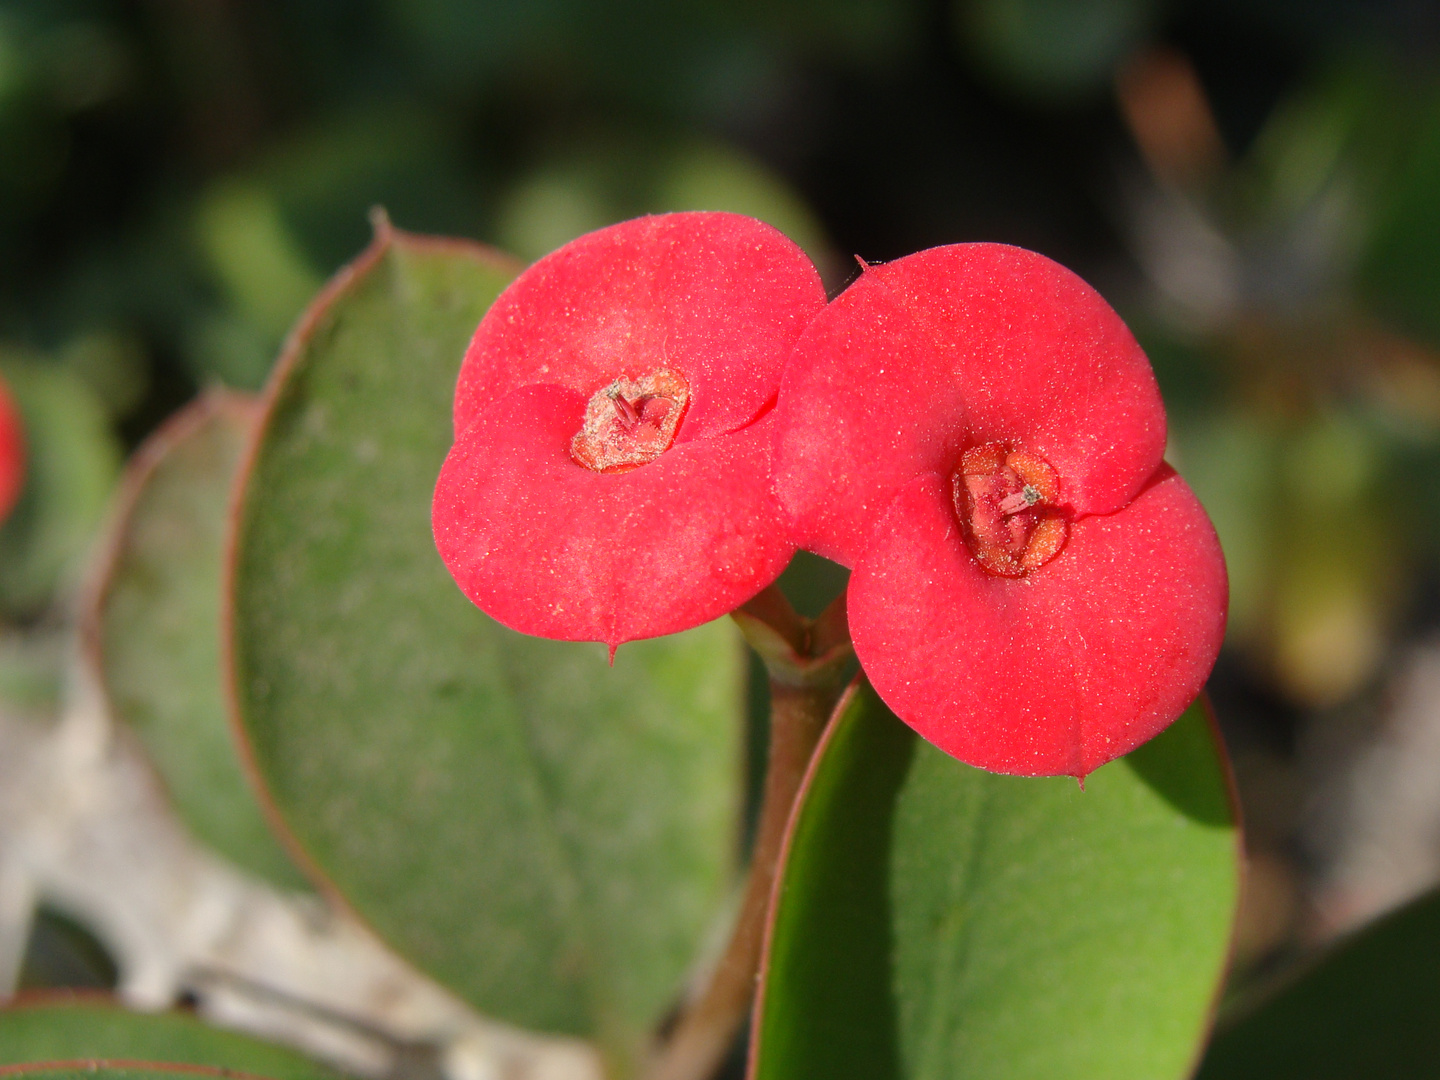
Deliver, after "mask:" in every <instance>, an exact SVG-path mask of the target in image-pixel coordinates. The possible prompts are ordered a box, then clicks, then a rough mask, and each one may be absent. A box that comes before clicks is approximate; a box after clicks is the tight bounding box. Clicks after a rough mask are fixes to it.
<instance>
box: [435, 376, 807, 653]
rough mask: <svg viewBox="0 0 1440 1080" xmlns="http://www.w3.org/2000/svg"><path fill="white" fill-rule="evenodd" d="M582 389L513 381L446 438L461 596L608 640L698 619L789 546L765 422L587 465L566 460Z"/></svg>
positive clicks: (444, 537)
mask: <svg viewBox="0 0 1440 1080" xmlns="http://www.w3.org/2000/svg"><path fill="white" fill-rule="evenodd" d="M586 400H587V399H586V396H585V395H584V394H582V393H579V392H577V391H575V390H572V389H566V388H564V387H559V386H529V387H523V388H521V389H519V390H516V391H515V392H514V393H511V394H509V395H507V396H506V397H505V398H503V399H502V400H500V401H499V402H497V403H495V404H493V405H492V406H491V407H490V408H489V409H487V410H486V411H485V412H483V413H481V414H480V415H479V416H477V417H476V418H475V420H474V421H473V422H472V423H471V425H470V427H469V428H467V429H466V431H465V432H464V434H463V435H461V437H460V438H459V439H458V440H457V441H456V443H455V446H454V447H453V448H452V449H451V451H450V456H449V457H448V458H447V459H446V461H445V466H444V468H443V469H442V470H441V473H440V481H439V483H438V485H437V486H436V489H435V502H434V509H433V522H434V528H435V542H436V544H437V545H438V547H439V549H440V554H441V557H442V558H443V559H444V560H445V565H446V566H447V567H448V568H449V570H450V573H451V574H452V575H453V576H454V577H455V580H456V582H457V583H458V584H459V586H460V588H461V590H462V591H463V592H464V593H465V595H466V596H468V597H469V598H470V599H471V600H472V601H473V602H474V603H475V604H476V605H478V606H479V607H480V608H481V609H482V610H484V611H485V612H487V613H488V614H489V615H491V616H492V617H494V618H495V619H498V620H499V621H500V622H502V623H504V624H505V625H507V626H509V627H511V628H512V629H515V630H519V631H522V632H523V633H527V634H536V635H539V636H541V637H548V638H558V639H561V640H568V641H603V642H606V643H607V644H609V645H611V646H615V645H619V644H621V643H623V642H626V641H632V640H635V639H637V638H646V637H655V636H658V635H660V634H669V633H674V632H677V631H680V630H685V629H688V628H690V627H692V626H698V625H700V624H701V623H703V622H707V621H709V620H710V619H714V618H718V617H719V616H721V615H724V614H725V613H727V612H729V611H732V610H733V609H735V608H736V607H738V606H740V605H741V604H742V603H744V602H745V601H746V600H748V599H750V597H752V596H753V595H754V594H755V593H757V592H759V591H760V589H762V588H764V587H765V586H766V585H768V584H769V583H770V582H771V581H773V580H774V579H775V578H776V577H777V576H778V575H779V574H780V571H781V570H783V569H784V568H785V564H786V563H787V562H788V561H789V560H790V556H791V555H792V554H794V550H795V549H794V547H793V546H792V545H791V544H790V542H789V539H788V536H787V534H786V531H785V529H784V527H783V525H782V523H781V520H780V511H779V507H778V506H777V505H776V504H775V502H774V500H773V498H772V496H771V495H770V439H771V436H770V431H769V426H770V420H769V417H768V416H767V417H765V418H764V419H762V420H761V421H759V422H757V423H755V424H752V425H750V426H748V427H746V428H743V429H741V430H739V431H735V432H732V433H730V434H726V435H717V436H713V437H711V438H707V439H694V440H691V441H689V442H686V443H680V444H677V445H675V446H673V447H671V448H670V449H669V450H667V451H666V452H665V453H664V454H662V455H661V456H660V457H659V458H657V459H656V460H655V461H653V462H651V463H650V464H648V465H643V466H641V467H640V468H637V469H634V470H632V471H630V472H624V473H598V472H593V471H591V470H589V469H586V468H583V467H581V466H579V465H577V464H575V462H574V461H573V460H572V459H571V457H570V450H569V447H570V439H571V437H572V436H573V435H574V434H575V432H576V431H577V430H579V428H580V425H581V422H582V421H583V418H584V414H585V405H586Z"/></svg>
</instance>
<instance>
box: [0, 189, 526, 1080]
mask: <svg viewBox="0 0 1440 1080" xmlns="http://www.w3.org/2000/svg"><path fill="white" fill-rule="evenodd" d="M370 224H371V227H372V228H373V230H374V235H373V237H372V239H371V241H370V246H369V247H367V248H366V249H365V250H364V251H362V252H361V253H360V254H359V255H357V256H356V257H355V258H354V259H353V260H352V261H351V262H349V263H347V264H346V265H345V266H343V267H341V268H340V269H339V270H338V271H336V273H335V276H334V277H332V278H331V279H330V280H329V281H328V282H326V284H325V286H324V288H322V289H321V290H320V292H319V293H317V294H316V296H315V298H314V299H313V300H311V301H310V304H309V306H308V307H306V309H305V311H304V312H303V313H302V314H301V316H300V318H299V320H298V321H297V322H296V324H295V326H294V328H293V329H291V331H290V333H289V335H287V337H286V339H285V343H284V345H283V346H282V347H281V350H280V356H279V358H278V359H277V360H276V362H275V367H274V368H273V369H272V370H271V372H270V376H269V378H268V379H267V380H266V382H265V387H264V389H263V390H262V391H261V393H260V400H259V414H260V415H259V418H258V419H257V420H256V422H255V423H254V425H253V426H252V428H251V430H250V435H249V439H248V441H247V442H246V445H245V449H244V451H243V452H242V453H241V455H240V463H239V465H238V467H237V468H236V470H235V478H234V482H233V486H232V487H231V489H230V505H229V510H228V512H227V521H226V528H225V552H224V556H223V561H222V564H221V565H222V568H221V575H222V576H221V588H220V661H221V693H222V696H223V697H224V699H225V711H226V715H227V717H228V720H229V727H230V734H231V738H232V740H233V741H234V745H235V747H236V749H237V752H238V754H239V758H240V767H241V771H242V772H243V773H244V774H245V779H246V780H247V781H248V783H249V785H250V790H251V791H252V792H253V793H254V795H255V799H256V801H257V802H258V803H259V804H260V810H261V812H262V813H263V814H264V815H265V820H266V822H267V823H268V824H269V826H270V831H271V832H272V833H273V834H274V835H275V837H276V839H277V840H279V841H280V845H281V847H282V848H284V850H285V853H286V854H287V855H288V856H289V857H290V859H291V861H292V862H293V863H294V864H295V866H296V868H297V869H299V870H300V872H301V873H302V874H303V875H304V876H305V877H306V878H307V879H308V880H309V881H310V883H311V884H312V885H313V886H314V887H315V891H316V892H317V893H319V894H320V896H321V897H322V898H323V899H324V901H325V902H326V903H327V904H329V905H331V907H333V908H334V909H335V910H336V911H339V912H341V913H343V914H344V915H345V916H346V917H348V918H350V919H352V920H353V921H354V922H355V923H356V924H357V925H359V926H362V927H364V928H365V929H366V930H367V931H368V932H369V933H370V934H372V935H373V936H374V937H375V938H376V939H377V940H380V941H385V942H386V944H387V946H389V945H390V942H389V941H388V939H387V938H386V937H385V935H383V934H381V933H380V931H379V929H378V928H377V927H376V926H374V925H373V924H372V923H371V922H370V920H369V919H367V918H365V916H364V915H362V914H361V913H360V911H359V910H358V909H357V908H356V907H355V906H354V905H353V904H351V903H350V900H349V898H348V897H346V895H345V893H344V892H343V891H342V890H341V889H340V887H339V886H338V885H336V884H335V882H334V881H332V880H331V878H330V875H329V874H327V873H326V872H325V870H324V869H323V868H322V867H321V865H320V862H319V860H317V859H316V858H315V857H314V856H313V855H312V854H311V853H310V851H309V849H308V848H306V846H305V845H304V843H303V842H302V841H301V839H300V837H299V836H298V835H297V834H296V833H295V832H294V831H293V830H292V829H291V828H290V825H289V822H287V821H286V819H285V815H284V813H283V812H282V811H281V809H280V805H279V803H278V802H277V801H276V800H275V797H274V795H273V794H272V793H271V791H270V787H269V784H268V783H267V782H266V780H265V775H264V772H263V771H262V770H261V768H260V762H259V760H258V758H257V757H256V754H255V748H254V745H253V744H252V743H251V741H250V734H249V731H248V729H247V728H246V725H245V719H244V716H243V715H242V713H241V709H240V686H239V678H240V672H239V670H238V668H237V664H236V649H237V641H236V634H235V611H236V595H235V581H236V574H237V571H238V569H239V559H240V529H241V523H242V521H243V519H244V516H245V507H246V503H247V499H248V496H249V493H250V485H251V479H252V477H253V476H254V472H255V465H256V462H257V461H258V460H259V457H260V450H261V447H262V446H263V445H264V442H265V439H266V436H267V435H268V434H269V433H270V429H271V426H272V424H273V423H274V419H275V414H276V411H277V408H278V405H279V403H280V401H281V399H282V398H283V396H284V393H285V390H286V388H287V386H288V385H289V383H290V381H291V379H292V377H293V376H294V375H295V374H296V372H297V371H298V370H299V368H300V366H301V363H302V360H303V357H304V355H305V353H306V350H307V348H308V347H309V344H310V341H311V339H312V338H313V336H314V334H315V332H316V330H317V329H318V328H319V326H320V325H321V323H323V322H324V320H325V318H326V316H327V315H329V313H330V310H331V308H332V307H333V306H334V305H335V303H336V302H337V301H339V300H340V299H342V298H343V297H344V296H346V295H347V294H348V293H349V292H350V291H351V290H352V289H353V288H354V287H355V286H357V285H358V284H359V283H360V282H361V281H362V280H363V279H364V278H365V277H366V275H368V274H369V273H370V272H371V271H372V270H374V269H375V268H376V267H377V266H378V265H379V264H380V262H381V261H382V260H383V259H384V258H385V256H386V255H387V254H389V252H390V251H391V250H392V249H401V250H410V251H419V252H430V253H435V254H445V253H449V254H454V255H463V256H468V257H469V258H472V259H474V260H475V261H476V262H478V263H481V264H483V265H487V266H490V267H493V268H494V269H496V270H500V271H502V272H505V273H510V274H518V273H519V272H520V270H521V269H522V268H523V266H522V264H521V263H520V262H519V261H518V260H516V259H513V258H511V257H510V256H509V255H506V254H505V253H504V252H501V251H499V250H497V249H495V248H492V247H489V246H488V245H485V244H481V243H478V242H477V241H474V240H465V239H462V238H459V237H450V236H427V235H423V234H420V233H412V232H406V231H404V230H403V229H397V228H396V227H395V226H394V225H393V224H392V223H391V221H390V217H389V215H388V214H387V213H386V212H385V211H384V209H383V208H380V207H376V208H375V209H374V210H372V211H371V214H370ZM391 947H393V946H391ZM396 951H397V954H399V955H403V952H401V951H400V950H396ZM447 990H448V988H447ZM0 1075H3V1074H0Z"/></svg>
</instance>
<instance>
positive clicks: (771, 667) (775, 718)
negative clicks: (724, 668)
mask: <svg viewBox="0 0 1440 1080" xmlns="http://www.w3.org/2000/svg"><path fill="white" fill-rule="evenodd" d="M768 592H769V590H767V593H768ZM777 597H779V592H778V590H775V591H774V594H773V595H766V594H762V595H761V597H757V599H756V601H752V603H751V604H749V605H746V609H742V612H737V613H736V622H738V623H739V624H740V626H741V629H742V630H743V631H744V632H745V635H746V638H747V639H748V640H750V641H751V643H752V644H755V645H756V646H757V651H759V652H760V654H761V658H762V659H763V660H764V661H765V665H766V669H767V671H768V672H769V674H770V743H769V751H768V757H767V764H766V770H765V787H764V790H763V792H762V795H761V800H760V815H759V821H758V823H757V825H756V832H755V847H754V851H753V853H752V856H751V861H750V869H749V872H748V875H747V877H746V881H745V891H744V894H743V897H742V899H741V903H740V911H739V914H738V915H737V917H736V922H735V927H734V930H733V931H732V932H731V936H730V941H729V943H728V944H727V946H726V948H725V952H724V954H723V955H722V956H721V958H720V961H719V963H717V964H716V966H715V968H714V969H713V971H712V972H711V974H710V977H709V980H708V982H707V983H706V984H705V986H704V988H703V989H702V990H701V991H700V993H699V994H698V995H696V996H695V997H694V998H693V999H692V1000H691V1001H690V1003H689V1004H688V1005H687V1007H686V1008H685V1009H684V1011H683V1012H682V1013H681V1016H680V1019H679V1021H678V1022H677V1023H676V1025H675V1028H674V1030H673V1032H672V1033H671V1035H670V1038H669V1039H668V1040H667V1041H666V1043H665V1044H664V1045H663V1046H662V1047H661V1049H660V1051H659V1053H658V1054H657V1056H656V1057H655V1059H654V1060H653V1061H652V1063H651V1066H650V1068H649V1070H648V1071H647V1072H646V1080H710V1077H712V1076H714V1074H715V1072H716V1071H717V1070H718V1069H719V1067H720V1065H721V1063H722V1062H723V1061H724V1059H725V1055H726V1053H727V1052H728V1051H729V1049H730V1046H731V1044H732V1042H733V1041H734V1039H735V1033H736V1032H737V1031H739V1030H740V1027H741V1025H742V1024H743V1023H744V1022H745V1018H746V1016H747V1015H748V1013H749V1011H750V1003H751V1001H752V999H753V998H754V996H755V979H756V974H757V971H758V969H759V965H760V952H761V947H762V945H763V944H764V937H765V923H766V915H767V913H768V911H769V907H770V893H771V889H772V887H773V885H774V883H775V875H776V872H777V869H778V864H779V861H780V849H781V846H782V845H783V843H784V840H785V827H786V824H787V823H788V822H789V820H790V811H791V808H792V807H793V805H794V803H795V796H796V794H797V793H798V792H799V790H800V784H801V781H802V780H803V779H804V777H805V770H806V768H807V767H808V766H809V764H810V758H811V756H812V755H813V753H814V751H815V746H816V744H817V743H818V742H819V741H820V735H821V733H822V732H823V731H824V730H825V723H826V721H827V720H828V719H829V718H830V714H831V712H832V711H833V709H834V707H835V702H836V701H837V700H838V699H839V696H840V693H841V690H842V689H843V687H844V680H843V678H842V675H843V673H844V672H845V671H846V669H847V662H848V659H849V657H850V655H851V652H850V646H849V636H848V634H847V633H845V632H844V598H843V597H842V598H841V599H840V600H838V601H836V605H837V606H838V616H837V615H836V614H835V613H834V612H833V611H832V612H827V613H826V614H825V615H822V616H821V617H820V618H819V619H817V620H814V621H813V622H812V621H811V620H808V619H801V618H800V616H798V615H795V614H794V612H793V609H790V605H789V603H788V602H786V601H784V599H783V598H780V599H779V601H778V602H779V604H783V605H784V608H783V611H784V612H788V615H787V614H782V613H781V612H780V611H777V600H776V598H777ZM757 619H758V620H759V622H760V623H761V624H762V625H761V626H760V627H759V630H760V633H759V634H758V635H757V633H756V630H757V626H756V624H755V621H754V620H757ZM837 625H838V627H839V628H840V629H839V633H838V634H837V633H835V632H834V629H833V628H834V627H836V626H837ZM777 632H778V633H780V634H781V636H783V637H785V638H786V639H788V640H789V641H790V642H791V643H792V645H793V646H794V648H793V649H786V650H783V652H785V653H788V655H777V651H776V648H775V635H776V633H777ZM758 637H763V638H764V640H763V641H758V640H757V638H758ZM816 652H818V653H819V655H818V656H817V655H815V653H816Z"/></svg>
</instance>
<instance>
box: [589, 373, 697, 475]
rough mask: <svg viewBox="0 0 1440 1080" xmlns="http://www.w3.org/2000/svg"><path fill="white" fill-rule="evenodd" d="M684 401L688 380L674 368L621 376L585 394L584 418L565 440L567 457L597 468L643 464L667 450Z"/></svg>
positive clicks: (605, 470) (621, 469) (618, 468)
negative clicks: (588, 399)
mask: <svg viewBox="0 0 1440 1080" xmlns="http://www.w3.org/2000/svg"><path fill="white" fill-rule="evenodd" d="M689 404H690V384H689V383H688V382H686V381H685V376H683V375H681V374H680V373H679V372H678V371H671V370H670V369H669V368H661V369H660V370H659V371H654V372H651V373H650V374H649V375H642V376H640V378H638V379H630V378H626V377H623V376H622V377H621V378H618V379H616V380H615V381H614V382H612V383H610V384H609V385H608V386H605V387H603V388H601V389H600V390H597V391H596V392H595V393H594V394H593V395H592V396H591V398H590V403H589V404H588V405H587V406H586V407H585V421H584V423H583V424H582V425H581V428H580V430H579V431H577V432H576V433H575V437H574V438H573V439H571V440H570V457H571V458H572V459H573V460H574V461H575V463H576V464H577V465H583V466H584V467H585V468H587V469H593V470H594V471H595V472H601V473H618V472H629V471H630V470H631V469H636V468H639V467H640V466H641V465H646V464H648V463H649V462H652V461H654V460H655V459H656V458H658V457H659V456H660V455H661V454H663V453H664V452H665V451H666V450H668V449H670V445H671V444H672V443H673V442H674V441H675V434H676V432H677V431H678V430H679V428H680V421H681V420H682V419H683V418H684V416H685V407H686V406H687V405H689Z"/></svg>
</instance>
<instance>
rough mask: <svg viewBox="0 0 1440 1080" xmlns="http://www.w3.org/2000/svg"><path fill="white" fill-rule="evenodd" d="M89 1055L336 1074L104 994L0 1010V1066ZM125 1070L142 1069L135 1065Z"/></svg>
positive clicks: (279, 1079) (184, 1017) (299, 1076)
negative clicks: (119, 1002) (116, 1001)
mask: <svg viewBox="0 0 1440 1080" xmlns="http://www.w3.org/2000/svg"><path fill="white" fill-rule="evenodd" d="M88 1058H98V1059H109V1060H112V1061H164V1062H174V1063H176V1064H182V1065H208V1066H211V1067H213V1068H219V1069H236V1070H239V1071H242V1072H248V1073H255V1074H260V1075H264V1076H270V1077H274V1078H275V1080H292V1078H293V1080H307V1078H316V1080H318V1078H320V1077H331V1076H335V1075H336V1074H335V1073H334V1072H332V1071H331V1070H329V1069H327V1068H325V1067H323V1066H321V1065H318V1064H316V1063H315V1062H313V1061H310V1060H309V1059H308V1058H305V1057H302V1056H301V1055H299V1054H297V1053H294V1052H293V1051H290V1050H286V1049H283V1048H282V1047H279V1046H272V1045H270V1044H269V1043H263V1042H260V1041H259V1040H256V1039H252V1038H249V1037H248V1036H245V1035H238V1034H236V1033H235V1032H232V1031H222V1030H220V1029H219V1028H213V1027H209V1026H207V1025H206V1024H203V1023H201V1022H200V1021H199V1020H196V1019H195V1018H194V1017H193V1016H190V1015H188V1014H185V1013H174V1012H172V1013H136V1012H130V1011H128V1010H126V1009H123V1008H121V1007H120V1006H118V1005H116V1004H114V1003H112V1002H109V1001H106V1000H104V999H103V998H94V997H92V998H88V999H87V998H81V999H77V1000H69V1001H67V1000H65V999H63V998H60V997H58V996H57V997H53V998H52V997H46V998H39V999H37V1000H35V1001H34V1002H31V1003H22V1004H18V1005H12V1006H11V1007H10V1008H8V1009H4V1010H0V1065H19V1064H23V1063H25V1062H60V1061H78V1060H81V1059H88ZM47 1075H48V1074H47ZM54 1075H56V1076H68V1075H70V1072H66V1071H63V1070H56V1071H55V1073H54ZM75 1075H84V1076H87V1077H89V1076H92V1075H95V1074H93V1073H90V1072H89V1071H86V1072H84V1073H83V1074H82V1073H79V1072H76V1073H75ZM101 1075H104V1074H103V1073H102V1074H101ZM132 1075H135V1076H148V1075H149V1073H148V1072H146V1071H145V1070H143V1069H137V1070H136V1071H135V1072H134V1073H133V1074H132Z"/></svg>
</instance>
